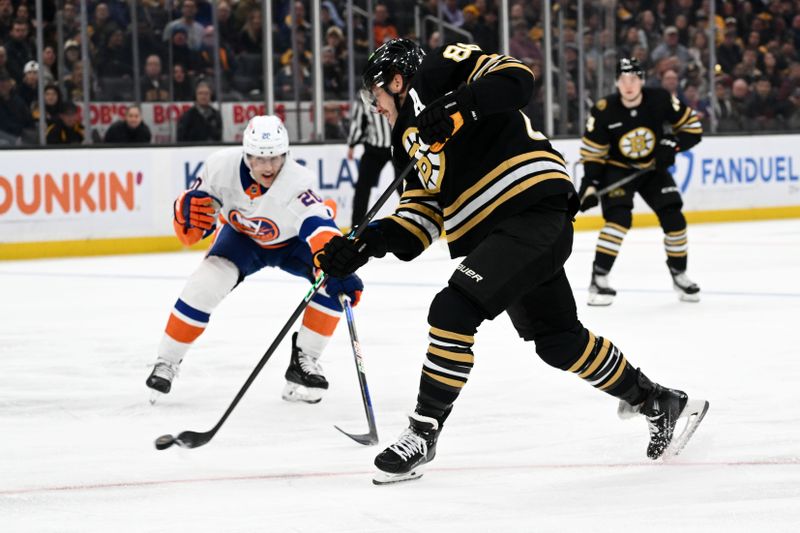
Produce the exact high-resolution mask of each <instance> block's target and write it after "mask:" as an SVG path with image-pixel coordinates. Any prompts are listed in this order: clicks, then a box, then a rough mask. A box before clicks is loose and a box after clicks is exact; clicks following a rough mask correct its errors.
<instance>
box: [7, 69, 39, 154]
mask: <svg viewBox="0 0 800 533" xmlns="http://www.w3.org/2000/svg"><path fill="white" fill-rule="evenodd" d="M30 128H33V118H32V117H31V113H30V111H29V110H28V106H27V105H25V102H24V101H23V100H22V98H20V97H19V95H17V94H16V92H15V91H14V80H13V79H12V78H11V75H10V74H9V73H8V72H7V71H5V70H0V145H3V144H5V145H8V144H12V145H14V144H19V143H20V142H21V139H20V138H21V137H22V135H23V134H24V133H25V130H28V129H30Z"/></svg>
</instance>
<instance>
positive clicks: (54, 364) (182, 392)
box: [0, 220, 800, 533]
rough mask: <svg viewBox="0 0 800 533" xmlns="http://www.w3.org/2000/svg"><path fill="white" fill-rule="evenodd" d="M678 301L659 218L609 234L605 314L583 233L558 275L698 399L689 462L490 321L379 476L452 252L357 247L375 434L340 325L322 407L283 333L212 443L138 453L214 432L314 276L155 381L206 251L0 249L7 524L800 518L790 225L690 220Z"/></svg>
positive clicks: (272, 293) (73, 527) (630, 349)
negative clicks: (590, 287) (405, 473)
mask: <svg viewBox="0 0 800 533" xmlns="http://www.w3.org/2000/svg"><path fill="white" fill-rule="evenodd" d="M689 237H690V269H689V274H690V276H691V277H692V278H693V279H695V281H697V283H698V284H699V285H700V286H701V287H702V290H703V292H702V302H700V303H699V304H688V303H680V302H679V301H678V299H677V297H676V295H675V294H674V293H673V292H672V289H671V282H670V279H669V276H668V274H667V269H666V266H665V265H664V252H663V247H662V244H661V235H660V232H659V231H658V230H656V229H634V230H633V231H631V232H630V233H629V234H628V237H626V240H625V244H624V246H623V250H622V253H621V254H620V257H619V260H618V262H617V265H616V267H615V269H614V271H613V273H612V276H611V282H612V284H613V286H614V287H615V288H616V289H617V290H618V291H619V296H618V297H617V301H616V302H615V303H614V305H613V306H611V307H609V308H589V307H587V306H586V305H585V299H586V286H587V284H588V282H589V269H590V265H591V261H592V257H593V253H594V245H595V240H596V233H594V232H590V233H579V234H577V236H576V243H575V251H574V253H573V256H572V258H571V259H570V261H569V263H568V265H567V270H568V273H569V277H570V279H571V281H572V283H573V289H574V291H575V296H576V299H577V301H578V310H579V314H580V316H581V320H582V321H583V323H584V324H586V325H587V327H589V328H590V329H592V330H593V331H595V332H596V333H598V334H601V335H604V336H608V337H610V338H612V339H613V340H614V342H615V343H616V344H618V345H619V346H620V347H621V348H622V350H623V352H624V353H625V355H626V357H627V358H628V359H629V360H630V361H631V362H632V363H633V364H634V365H636V366H641V367H642V368H643V369H644V370H645V371H646V372H647V374H648V375H649V376H651V377H652V378H653V379H655V380H658V381H659V382H661V383H663V384H666V385H668V386H671V387H678V388H682V389H684V390H686V391H687V392H688V393H689V394H690V395H691V396H696V397H705V398H707V399H708V400H709V401H710V402H711V409H710V411H709V414H708V416H707V417H706V419H705V421H704V422H703V424H702V425H701V426H700V428H699V429H698V431H697V433H696V434H695V436H694V438H693V439H692V441H690V442H689V444H688V446H687V448H686V449H685V450H684V452H683V454H682V455H681V456H680V457H678V458H676V459H675V460H673V461H672V462H670V463H667V464H660V463H659V464H652V463H650V462H648V460H647V459H646V458H645V454H644V452H645V447H646V442H647V429H646V424H645V422H644V420H642V419H636V420H628V421H620V420H618V419H617V417H616V401H615V400H614V399H613V398H611V397H609V396H606V395H604V394H602V393H600V392H598V391H596V390H594V389H592V388H591V387H589V386H588V385H587V384H586V383H584V382H582V381H581V380H579V379H576V378H575V377H574V376H572V375H568V374H566V373H563V372H560V371H557V370H555V369H553V368H551V367H548V366H547V365H545V364H544V363H542V362H541V361H540V360H539V359H538V357H537V356H536V354H535V352H534V347H533V345H532V344H526V343H524V342H522V341H521V340H520V339H518V338H517V337H516V334H515V332H514V330H513V329H512V327H511V325H510V322H509V321H508V319H507V318H506V317H505V316H501V317H499V318H498V319H497V320H495V321H494V322H488V323H486V324H484V325H483V326H482V327H481V329H480V331H479V333H478V337H477V344H476V346H475V355H476V365H475V368H474V370H473V372H472V375H471V379H470V381H469V384H468V385H467V387H466V388H465V390H464V392H463V394H462V395H461V398H460V399H459V401H458V403H457V404H456V408H455V410H454V412H453V415H452V416H451V418H450V419H449V420H448V423H447V426H446V429H445V432H444V433H443V435H442V437H441V439H440V441H439V449H438V456H437V458H436V460H435V461H434V462H433V463H432V464H431V465H430V466H429V468H428V470H427V473H426V474H425V476H424V477H422V479H420V480H418V481H412V482H408V483H405V484H399V485H393V486H384V487H375V486H373V485H372V483H371V482H370V479H371V474H372V470H373V467H372V459H373V457H374V456H375V454H376V453H377V452H378V451H379V450H380V448H381V447H382V446H385V445H387V444H390V443H391V442H392V441H393V440H394V438H395V437H396V436H397V435H398V434H399V433H400V432H401V431H402V430H403V428H404V427H405V426H406V423H407V421H406V419H405V413H407V412H408V411H409V410H411V409H412V408H413V406H414V402H415V397H416V390H417V384H418V380H419V371H420V366H421V363H422V360H423V357H424V353H425V348H426V346H427V323H426V316H427V308H428V304H429V302H430V300H431V298H432V297H433V296H434V295H435V294H436V293H437V292H438V291H439V290H440V289H441V287H442V286H443V285H444V284H445V282H446V280H447V278H448V277H449V275H450V272H451V271H452V270H453V268H454V267H455V265H456V262H455V261H452V260H450V259H448V258H447V254H446V252H445V250H444V248H443V246H441V245H435V246H434V247H433V248H432V249H431V250H428V251H427V252H426V253H425V254H424V255H423V256H422V257H420V258H419V259H417V260H416V261H414V262H412V263H410V264H407V263H401V262H399V261H396V260H394V259H393V258H392V259H389V258H387V259H384V260H382V261H374V262H371V263H370V264H369V265H367V266H366V267H365V268H364V269H363V271H362V272H361V274H362V277H363V279H364V281H365V283H366V285H367V290H366V292H365V293H364V297H363V300H362V303H361V304H360V305H359V306H358V307H356V308H355V319H356V324H357V327H358V331H359V336H360V337H361V341H362V344H363V350H364V354H365V364H366V370H367V378H368V381H369V386H370V389H371V392H372V396H373V401H374V404H375V411H376V416H377V421H378V430H379V433H380V436H381V445H379V446H376V447H363V446H360V445H358V444H356V443H354V442H352V441H350V440H349V439H347V438H346V437H345V436H343V435H342V434H340V433H339V432H338V431H336V430H335V429H334V428H333V425H334V424H338V425H340V426H341V427H343V428H344V429H346V430H348V431H351V432H365V431H366V429H367V425H366V420H365V419H364V414H363V408H362V406H361V400H360V396H359V393H358V385H357V379H356V373H355V370H354V365H353V358H352V354H351V351H350V346H349V341H348V336H347V328H346V327H344V326H345V325H344V324H342V327H340V328H339V329H338V331H337V332H336V335H335V337H334V339H333V341H332V343H331V345H330V347H329V349H328V351H327V353H326V355H325V357H324V358H323V363H324V366H325V369H326V372H327V375H328V378H329V380H330V381H331V389H330V390H329V392H328V394H327V396H326V397H325V398H324V399H323V401H322V403H320V404H318V405H295V404H288V403H286V402H284V401H282V400H281V399H280V392H281V389H282V386H283V372H284V370H285V367H286V364H287V362H288V359H289V349H290V348H289V341H288V339H287V340H286V341H284V343H283V344H282V345H281V347H280V348H279V349H278V351H277V352H276V354H275V356H274V357H273V359H272V360H270V361H269V362H268V363H267V365H266V366H265V367H264V370H263V372H262V374H261V375H260V376H259V378H258V379H257V380H256V382H255V384H254V385H253V387H252V388H251V390H250V391H249V392H248V394H247V395H246V396H245V398H244V399H243V401H242V402H241V404H240V405H239V407H238V408H237V409H236V410H235V411H234V413H233V414H232V416H231V418H230V419H229V420H228V422H227V423H226V424H225V426H224V427H223V428H222V430H221V431H220V432H219V434H218V435H217V436H216V438H214V440H212V441H211V442H210V443H209V444H208V445H206V446H205V447H203V448H198V449H194V450H185V449H178V448H175V447H173V448H171V449H169V450H166V451H156V450H155V448H154V447H153V442H154V439H155V438H156V437H158V436H159V435H161V434H163V433H173V434H177V433H178V432H180V431H182V430H186V429H191V430H196V431H205V430H207V429H210V428H211V427H212V426H213V425H214V424H215V423H216V421H217V420H218V419H219V417H220V416H221V415H222V413H223V412H224V410H225V408H226V407H227V406H228V404H229V403H230V401H231V400H232V399H233V397H234V395H235V394H236V392H237V391H238V390H239V387H240V386H241V385H242V383H243V382H244V380H245V379H246V378H247V376H248V374H249V373H250V371H251V370H252V368H253V367H254V366H255V364H256V363H257V361H258V360H259V358H260V357H261V355H262V354H263V352H264V350H265V349H266V348H267V346H269V344H270V343H271V342H272V340H273V338H274V336H275V334H276V333H277V332H278V330H279V329H280V327H281V326H282V325H283V323H284V322H285V320H286V319H287V318H288V316H289V314H290V313H291V311H292V310H293V309H294V307H295V306H296V305H297V304H298V303H299V302H300V300H301V299H302V297H303V295H304V294H305V291H306V285H305V283H304V282H302V281H301V280H298V279H296V278H292V277H291V276H289V275H288V274H285V273H283V272H280V271H277V270H267V271H264V272H261V273H259V274H257V275H255V276H254V277H253V278H252V279H249V280H247V281H245V282H244V283H243V284H242V285H241V286H240V287H238V288H237V289H236V290H235V291H234V292H233V293H232V294H231V295H230V296H229V297H228V298H227V299H226V300H225V301H224V302H223V303H222V305H221V306H220V307H219V308H218V309H217V311H216V312H215V314H214V316H213V317H212V320H211V325H210V327H209V329H208V331H207V332H206V333H205V334H204V335H203V337H201V338H200V339H199V340H198V342H197V343H196V346H195V347H194V348H193V350H192V351H190V353H189V355H188V356H187V358H186V360H185V361H184V364H183V367H182V371H181V375H180V376H179V378H178V380H177V381H176V382H175V386H174V388H173V392H172V394H170V395H169V396H167V397H165V398H163V399H162V400H161V401H160V403H158V404H157V405H156V406H154V407H153V406H150V405H149V404H148V401H147V400H148V397H149V391H148V390H147V389H146V388H145V386H144V380H145V378H146V376H147V375H148V373H149V368H148V365H150V364H152V362H153V360H154V357H155V348H156V345H157V343H158V341H159V338H160V335H161V332H162V330H163V327H164V324H165V321H166V318H167V316H168V313H169V310H170V308H171V306H172V304H173V302H174V300H175V298H176V297H177V295H178V294H179V292H180V290H181V288H182V286H183V282H184V280H185V278H186V276H188V274H189V273H190V272H191V271H192V270H193V269H194V267H195V266H196V264H197V263H198V261H200V259H201V257H202V256H201V255H200V254H197V253H179V254H160V255H140V256H116V257H105V258H85V259H66V260H43V261H24V262H22V261H21V262H6V263H2V264H0V294H2V305H0V532H3V533H16V532H36V533H40V532H59V533H60V532H100V531H102V532H107V531H114V532H137V533H138V532H145V531H176V532H192V533H200V532H251V531H270V532H272V531H278V532H284V531H288V532H298V531H312V532H316V531H323V532H345V531H368V532H388V531H419V532H423V531H424V532H429V531H459V532H466V531H526V532H527V531H536V532H540V531H557V532H572V531H577V532H584V531H609V532H615V533H617V532H619V531H626V530H628V531H670V532H672V531H680V532H683V531H698V532H700V531H702V532H706V531H724V532H733V531H740V532H753V531H769V532H773V531H787V532H788V531H798V530H799V529H800V410H799V409H798V392H797V391H798V382H800V357H798V356H799V355H800V353H799V352H800V349H798V345H799V343H798V340H797V339H798V330H800V221H797V220H791V221H775V222H753V223H740V224H724V225H694V226H691V227H690V228H689Z"/></svg>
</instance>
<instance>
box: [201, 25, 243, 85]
mask: <svg viewBox="0 0 800 533" xmlns="http://www.w3.org/2000/svg"><path fill="white" fill-rule="evenodd" d="M214 41H215V39H214V26H207V27H206V28H205V29H204V30H203V47H202V48H200V66H199V69H198V71H199V72H198V73H199V74H201V75H203V76H206V77H207V78H213V77H214ZM219 68H220V71H221V72H222V82H223V87H228V86H229V85H230V82H231V78H232V76H233V71H234V69H235V68H236V56H235V54H234V53H233V50H231V48H230V47H228V45H226V44H225V43H223V42H220V43H219Z"/></svg>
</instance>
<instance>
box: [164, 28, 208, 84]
mask: <svg viewBox="0 0 800 533" xmlns="http://www.w3.org/2000/svg"><path fill="white" fill-rule="evenodd" d="M187 35H188V34H187V33H186V28H184V27H183V26H180V25H178V26H175V27H173V28H172V40H171V41H170V45H171V47H172V64H173V65H183V66H184V68H185V69H186V71H187V72H188V73H189V74H190V75H192V76H194V74H195V73H196V72H197V71H198V69H199V67H200V64H201V61H200V55H199V54H198V53H197V52H195V51H194V50H192V49H191V48H189V45H188V41H187Z"/></svg>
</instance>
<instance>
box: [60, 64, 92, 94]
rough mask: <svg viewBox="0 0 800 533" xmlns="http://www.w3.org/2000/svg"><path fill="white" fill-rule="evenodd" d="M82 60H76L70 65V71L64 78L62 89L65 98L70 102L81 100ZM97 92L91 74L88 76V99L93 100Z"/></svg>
mask: <svg viewBox="0 0 800 533" xmlns="http://www.w3.org/2000/svg"><path fill="white" fill-rule="evenodd" d="M83 76H84V72H83V61H78V62H76V63H75V64H74V65H72V73H70V74H69V75H67V76H65V78H64V90H65V91H66V98H65V99H66V100H67V101H70V102H83ZM95 94H97V89H96V88H95V80H94V77H93V76H90V78H89V100H93V99H94V98H95Z"/></svg>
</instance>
